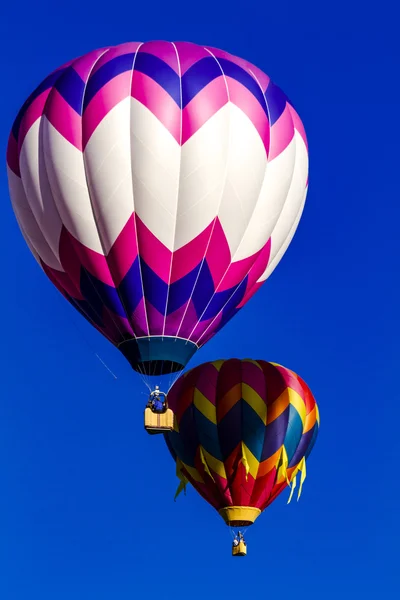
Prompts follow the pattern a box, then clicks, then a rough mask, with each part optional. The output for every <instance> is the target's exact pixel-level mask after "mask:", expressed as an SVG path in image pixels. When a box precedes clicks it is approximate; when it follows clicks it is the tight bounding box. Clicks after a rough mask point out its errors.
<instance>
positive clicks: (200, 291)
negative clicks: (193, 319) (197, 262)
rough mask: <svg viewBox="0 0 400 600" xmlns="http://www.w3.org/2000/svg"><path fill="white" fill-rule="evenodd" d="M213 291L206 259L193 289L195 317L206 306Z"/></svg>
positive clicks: (212, 282)
mask: <svg viewBox="0 0 400 600" xmlns="http://www.w3.org/2000/svg"><path fill="white" fill-rule="evenodd" d="M214 291H215V287H214V281H213V278H212V277H211V273H210V269H209V267H208V264H207V261H203V263H202V266H201V269H200V273H199V278H198V280H197V283H196V287H195V288H194V291H193V296H192V301H193V304H194V308H195V310H196V314H197V317H198V318H199V317H200V315H201V314H202V312H203V310H204V309H205V308H206V306H207V304H208V303H209V301H210V299H211V298H212V296H213V294H214Z"/></svg>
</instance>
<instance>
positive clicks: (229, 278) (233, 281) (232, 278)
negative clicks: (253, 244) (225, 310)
mask: <svg viewBox="0 0 400 600" xmlns="http://www.w3.org/2000/svg"><path fill="white" fill-rule="evenodd" d="M256 258H257V254H253V256H249V257H247V258H243V259H242V260H238V261H237V262H234V263H232V264H231V265H229V268H228V270H227V272H226V274H225V276H224V278H223V279H222V281H221V283H220V284H219V286H218V292H224V291H226V290H229V289H230V288H233V287H236V286H238V285H239V284H240V283H241V282H242V281H243V279H244V278H245V277H246V275H247V274H248V272H249V271H250V269H251V267H252V266H253V264H254V262H255V260H256Z"/></svg>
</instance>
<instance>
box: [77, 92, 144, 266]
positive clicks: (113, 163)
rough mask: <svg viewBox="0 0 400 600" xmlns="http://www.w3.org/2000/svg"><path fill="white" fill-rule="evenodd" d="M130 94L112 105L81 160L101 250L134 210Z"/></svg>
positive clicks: (112, 238)
mask: <svg viewBox="0 0 400 600" xmlns="http://www.w3.org/2000/svg"><path fill="white" fill-rule="evenodd" d="M130 110H131V108H130V98H126V99H125V100H123V101H122V102H120V103H119V104H117V106H115V107H114V108H113V109H112V110H111V111H110V112H109V113H108V114H107V116H106V117H105V118H104V119H103V120H102V121H101V123H100V124H99V125H98V127H97V129H96V130H95V131H94V133H93V135H92V136H91V138H90V140H89V142H88V144H87V146H86V148H85V151H84V162H85V170H86V177H87V183H88V187H89V191H90V197H91V199H92V206H93V211H94V215H95V220H96V223H97V226H98V230H99V233H100V238H101V243H102V248H103V250H104V253H105V254H108V252H109V250H110V249H111V247H112V246H113V244H114V242H115V240H116V239H117V237H118V236H119V234H120V233H121V231H122V229H123V228H124V226H125V225H126V223H127V221H128V219H129V217H130V216H131V215H132V213H133V211H134V205H133V187H132V171H131V136H130V128H129V122H130Z"/></svg>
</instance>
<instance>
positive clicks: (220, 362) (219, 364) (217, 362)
mask: <svg viewBox="0 0 400 600" xmlns="http://www.w3.org/2000/svg"><path fill="white" fill-rule="evenodd" d="M224 362H226V361H225V360H213V362H212V364H213V366H214V367H215V368H216V369H217V371H218V373H219V372H220V370H221V367H222V365H223V364H224Z"/></svg>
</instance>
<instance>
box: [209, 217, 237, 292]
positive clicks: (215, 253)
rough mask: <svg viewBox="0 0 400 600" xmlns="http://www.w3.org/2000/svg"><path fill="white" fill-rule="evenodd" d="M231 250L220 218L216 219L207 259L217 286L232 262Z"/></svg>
mask: <svg viewBox="0 0 400 600" xmlns="http://www.w3.org/2000/svg"><path fill="white" fill-rule="evenodd" d="M231 259H232V257H231V252H230V250H229V245H228V242H227V240H226V236H225V233H224V230H223V228H222V225H221V223H220V220H219V219H218V217H217V218H216V219H215V226H214V230H213V232H212V236H211V239H210V244H209V246H208V249H207V255H206V261H207V265H208V268H209V269H210V272H211V277H212V279H213V282H214V287H215V288H216V287H217V286H218V284H219V282H220V281H221V279H222V277H223V276H224V273H225V272H226V270H227V269H228V267H229V265H230V264H231Z"/></svg>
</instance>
